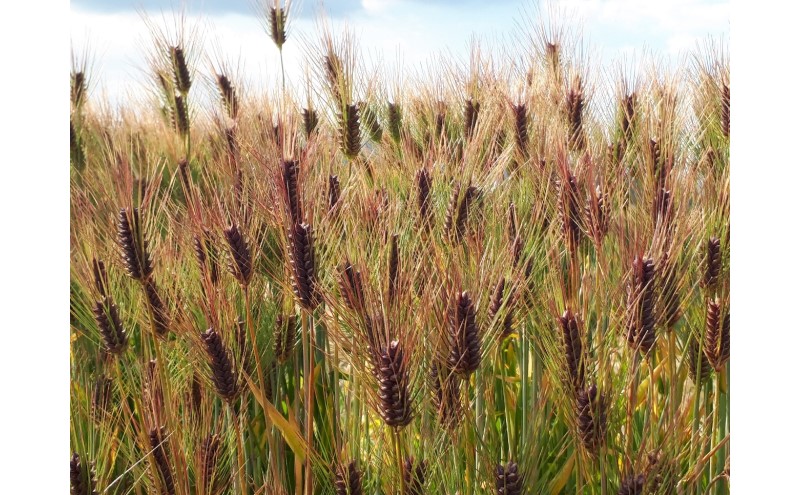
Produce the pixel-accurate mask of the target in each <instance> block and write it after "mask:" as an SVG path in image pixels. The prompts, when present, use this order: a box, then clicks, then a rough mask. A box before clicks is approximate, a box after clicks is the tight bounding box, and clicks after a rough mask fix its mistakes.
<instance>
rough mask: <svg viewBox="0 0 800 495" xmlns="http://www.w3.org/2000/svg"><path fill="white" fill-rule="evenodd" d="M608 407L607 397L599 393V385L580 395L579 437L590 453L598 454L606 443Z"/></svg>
mask: <svg viewBox="0 0 800 495" xmlns="http://www.w3.org/2000/svg"><path fill="white" fill-rule="evenodd" d="M607 407H608V403H607V400H606V397H605V395H603V394H600V393H599V392H598V391H597V385H592V386H591V387H589V388H588V389H586V390H581V391H580V393H578V435H579V437H580V439H581V442H582V443H583V446H584V447H585V448H586V450H587V451H589V452H590V453H595V452H597V449H598V448H599V447H600V446H601V445H602V444H603V442H604V441H605V434H606V426H607V425H606V414H607V413H606V409H607Z"/></svg>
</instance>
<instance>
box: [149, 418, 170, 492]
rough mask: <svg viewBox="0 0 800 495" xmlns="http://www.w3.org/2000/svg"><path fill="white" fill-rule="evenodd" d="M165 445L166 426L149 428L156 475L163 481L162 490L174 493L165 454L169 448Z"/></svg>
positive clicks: (167, 458)
mask: <svg viewBox="0 0 800 495" xmlns="http://www.w3.org/2000/svg"><path fill="white" fill-rule="evenodd" d="M166 446H167V431H166V427H164V426H162V427H161V428H153V429H151V430H150V449H151V455H152V456H153V460H154V461H155V465H156V469H157V470H158V476H160V478H161V482H162V483H163V487H164V492H166V493H167V494H168V495H175V482H174V480H173V478H172V466H171V464H170V462H169V457H168V456H167V451H168V450H169V449H167V448H166Z"/></svg>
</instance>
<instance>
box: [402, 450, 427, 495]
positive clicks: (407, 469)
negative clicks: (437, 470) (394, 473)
mask: <svg viewBox="0 0 800 495" xmlns="http://www.w3.org/2000/svg"><path fill="white" fill-rule="evenodd" d="M427 471H428V463H427V462H425V461H423V460H418V461H415V460H414V458H413V457H407V458H406V460H405V462H404V463H403V479H404V480H405V482H406V491H407V492H408V495H423V494H424V493H425V475H426V474H427Z"/></svg>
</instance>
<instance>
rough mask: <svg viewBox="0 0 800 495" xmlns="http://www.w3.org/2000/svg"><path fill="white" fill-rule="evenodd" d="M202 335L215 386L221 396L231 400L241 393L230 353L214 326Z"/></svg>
mask: <svg viewBox="0 0 800 495" xmlns="http://www.w3.org/2000/svg"><path fill="white" fill-rule="evenodd" d="M200 336H201V338H202V340H203V348H204V349H205V351H206V354H207V355H208V364H209V367H210V368H211V376H212V380H213V382H214V387H215V388H216V389H217V393H218V394H219V395H220V397H222V398H223V399H225V400H226V401H228V402H231V401H233V400H234V399H235V398H236V396H237V395H238V394H239V384H238V383H237V380H236V373H235V372H234V369H233V364H232V362H231V358H230V353H229V352H228V349H227V348H226V346H225V344H224V343H223V342H222V338H220V336H219V334H218V333H217V331H216V330H214V329H213V328H209V329H208V330H206V331H205V332H203V333H202V334H201V335H200Z"/></svg>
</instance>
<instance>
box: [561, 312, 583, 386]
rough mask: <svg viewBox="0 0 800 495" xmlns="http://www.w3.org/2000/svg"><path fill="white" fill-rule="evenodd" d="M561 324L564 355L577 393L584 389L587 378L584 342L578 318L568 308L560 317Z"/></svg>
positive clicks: (571, 381)
mask: <svg viewBox="0 0 800 495" xmlns="http://www.w3.org/2000/svg"><path fill="white" fill-rule="evenodd" d="M558 322H559V324H560V326H561V340H562V342H563V345H564V357H565V361H566V364H567V372H568V373H569V379H570V383H571V384H572V387H573V390H574V391H575V393H576V394H578V393H580V392H581V391H583V389H584V386H585V380H586V363H585V360H584V356H583V344H582V343H581V334H580V331H579V330H578V319H577V318H576V317H575V315H574V314H572V311H570V310H569V309H567V310H566V311H564V314H563V315H561V316H560V317H559V318H558Z"/></svg>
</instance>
